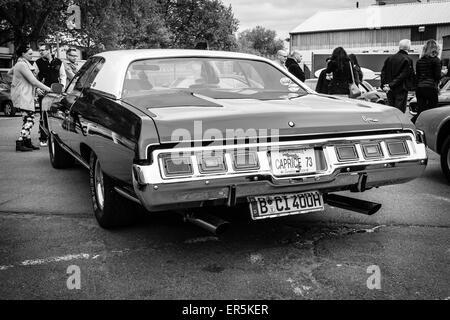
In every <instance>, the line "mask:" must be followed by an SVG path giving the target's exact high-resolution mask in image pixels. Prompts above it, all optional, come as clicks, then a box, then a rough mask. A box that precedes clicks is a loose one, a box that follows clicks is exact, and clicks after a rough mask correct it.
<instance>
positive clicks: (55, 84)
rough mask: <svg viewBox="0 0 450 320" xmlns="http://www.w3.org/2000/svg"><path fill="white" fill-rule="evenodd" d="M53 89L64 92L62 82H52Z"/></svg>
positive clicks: (58, 92)
mask: <svg viewBox="0 0 450 320" xmlns="http://www.w3.org/2000/svg"><path fill="white" fill-rule="evenodd" d="M51 89H52V92H54V93H57V94H61V93H62V92H63V89H64V86H63V85H62V84H61V83H52V85H51Z"/></svg>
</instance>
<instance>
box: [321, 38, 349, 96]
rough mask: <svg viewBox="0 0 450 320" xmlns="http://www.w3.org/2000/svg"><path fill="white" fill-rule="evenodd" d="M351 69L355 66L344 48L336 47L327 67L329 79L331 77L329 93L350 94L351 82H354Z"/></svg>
mask: <svg viewBox="0 0 450 320" xmlns="http://www.w3.org/2000/svg"><path fill="white" fill-rule="evenodd" d="M351 70H353V68H352V66H351V64H350V59H349V57H348V55H347V52H345V50H344V48H342V47H337V48H336V49H334V50H333V54H332V55H331V59H330V62H329V63H328V65H327V69H326V73H327V79H331V81H330V84H329V86H328V88H329V91H328V93H329V94H342V95H349V93H350V90H349V84H351V83H352V82H353V78H352V74H351V73H350V72H351Z"/></svg>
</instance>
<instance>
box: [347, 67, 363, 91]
mask: <svg viewBox="0 0 450 320" xmlns="http://www.w3.org/2000/svg"><path fill="white" fill-rule="evenodd" d="M348 66H349V67H350V74H351V75H352V83H350V84H349V85H348V90H349V94H348V97H349V98H353V99H354V98H358V97H359V96H360V95H361V90H359V88H358V85H357V84H356V82H355V77H354V75H353V68H352V65H351V63H349V64H348Z"/></svg>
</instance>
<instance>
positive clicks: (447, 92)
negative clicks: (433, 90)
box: [409, 81, 450, 114]
mask: <svg viewBox="0 0 450 320" xmlns="http://www.w3.org/2000/svg"><path fill="white" fill-rule="evenodd" d="M448 104H450V81H448V82H447V83H446V84H445V85H444V86H443V87H442V88H441V89H440V90H439V96H438V106H440V107H441V106H445V105H448ZM409 109H410V112H412V113H413V114H415V113H416V112H417V98H416V97H415V96H414V97H413V98H412V99H411V100H410V101H409Z"/></svg>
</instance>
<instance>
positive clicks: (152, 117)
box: [43, 50, 427, 230]
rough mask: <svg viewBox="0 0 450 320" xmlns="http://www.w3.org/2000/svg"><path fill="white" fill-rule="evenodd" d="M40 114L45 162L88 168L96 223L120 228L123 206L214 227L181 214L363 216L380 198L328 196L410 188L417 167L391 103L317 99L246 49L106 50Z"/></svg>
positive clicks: (418, 141)
mask: <svg viewBox="0 0 450 320" xmlns="http://www.w3.org/2000/svg"><path fill="white" fill-rule="evenodd" d="M43 106H44V110H45V118H46V124H47V130H48V131H49V134H50V135H49V137H50V138H49V142H50V147H49V154H50V161H51V163H52V165H53V166H54V167H55V168H64V167H68V166H70V165H72V163H73V160H74V159H76V160H77V161H79V162H80V163H81V164H83V165H84V166H85V167H86V168H88V169H89V171H90V186H91V195H92V203H93V208H94V213H95V217H96V218H97V221H98V222H99V224H100V225H101V226H102V227H105V228H109V227H113V226H117V225H123V224H125V223H127V222H129V220H130V219H132V217H133V213H134V211H135V209H133V210H131V209H130V208H131V207H130V206H131V204H136V205H137V204H139V205H141V206H143V207H144V208H145V209H147V211H150V212H157V211H165V210H180V209H183V211H184V213H185V217H186V218H187V220H189V221H193V222H195V223H197V224H200V225H203V226H209V227H208V228H209V229H210V230H211V229H212V230H217V228H215V227H217V219H212V218H211V216H208V217H204V216H203V217H199V216H198V215H196V214H193V213H192V212H191V211H188V210H187V209H189V208H191V209H195V208H198V207H207V206H229V207H233V206H236V205H238V204H240V203H247V205H248V206H249V211H250V215H251V217H252V218H253V219H262V218H273V217H280V216H285V215H290V214H298V213H306V212H313V211H320V210H323V209H324V205H325V203H329V204H332V205H334V206H340V207H344V208H347V209H351V210H354V211H358V212H363V213H366V214H372V213H374V212H375V211H376V210H378V209H379V207H380V205H379V204H376V203H372V202H367V201H362V200H355V199H351V198H347V197H342V196H340V195H336V194H333V192H335V191H342V190H352V191H356V192H363V191H365V190H368V189H370V188H373V187H380V186H384V185H389V184H396V183H403V182H407V181H410V180H412V179H414V178H416V177H418V176H419V175H420V174H421V173H422V172H423V170H424V169H425V166H426V163H427V155H426V151H425V145H424V143H423V136H422V135H421V134H420V132H416V130H415V127H414V125H413V124H412V123H411V122H410V121H409V119H407V118H406V117H405V116H404V115H403V114H402V113H401V112H400V111H398V110H397V109H395V108H390V107H386V106H383V105H380V104H374V103H370V102H367V101H361V100H352V99H341V98H340V97H333V96H322V95H317V94H315V92H314V91H312V90H310V89H309V88H308V87H306V86H305V85H304V84H303V83H301V82H299V80H297V79H295V78H293V77H292V76H291V75H290V74H289V73H288V72H287V71H285V70H284V69H282V68H281V67H279V66H277V65H275V64H274V63H273V62H271V61H269V60H267V59H265V58H261V57H257V56H253V55H248V54H241V53H231V52H220V51H201V50H126V51H113V52H104V53H101V54H97V55H95V56H93V57H91V58H90V59H89V60H88V61H87V62H86V63H85V64H84V65H83V67H82V68H81V70H80V71H79V72H78V74H77V75H76V76H75V78H74V79H73V80H72V82H71V83H70V84H69V85H68V87H67V88H66V89H65V91H64V92H61V93H58V94H49V95H47V96H46V98H45V99H44V102H43ZM368 119H370V120H371V121H368ZM136 210H137V209H136ZM205 219H206V220H205ZM205 221H206V222H205ZM207 221H209V222H207ZM214 221H215V222H214ZM211 226H213V227H211ZM214 226H215V227H214Z"/></svg>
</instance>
